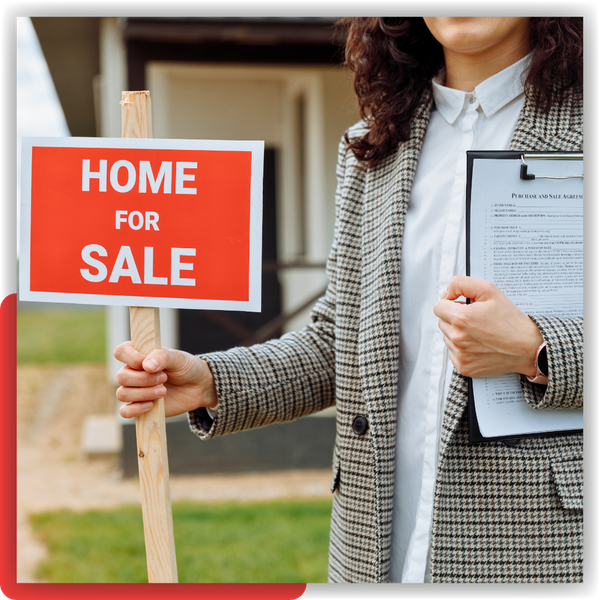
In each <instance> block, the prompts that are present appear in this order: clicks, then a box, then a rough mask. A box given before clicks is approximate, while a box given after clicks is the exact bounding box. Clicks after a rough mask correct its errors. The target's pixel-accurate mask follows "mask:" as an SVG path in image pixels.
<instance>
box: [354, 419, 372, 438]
mask: <svg viewBox="0 0 600 600" xmlns="http://www.w3.org/2000/svg"><path fill="white" fill-rule="evenodd" d="M368 428H369V422H368V421H367V418H366V417H363V416H362V415H358V416H356V417H354V421H352V431H354V433H355V434H356V435H363V434H364V433H365V432H366V431H367V429H368Z"/></svg>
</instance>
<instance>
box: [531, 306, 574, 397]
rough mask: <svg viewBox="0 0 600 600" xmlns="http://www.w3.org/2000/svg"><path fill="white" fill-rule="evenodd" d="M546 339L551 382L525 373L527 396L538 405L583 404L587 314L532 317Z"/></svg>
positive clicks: (549, 379)
mask: <svg viewBox="0 0 600 600" xmlns="http://www.w3.org/2000/svg"><path fill="white" fill-rule="evenodd" d="M531 319H533V321H534V322H535V323H536V325H537V326H538V328H539V330H540V332H541V334H542V337H543V338H544V340H545V342H546V351H547V355H548V384H547V385H539V384H535V383H530V382H529V381H528V380H527V378H526V377H525V376H521V385H522V387H523V392H524V394H525V400H526V401H527V402H528V403H529V404H530V405H531V406H532V407H533V408H536V409H555V408H582V407H583V318H573V319H566V318H558V317H541V316H534V317H531Z"/></svg>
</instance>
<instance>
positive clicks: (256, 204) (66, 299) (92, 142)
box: [19, 137, 265, 312]
mask: <svg viewBox="0 0 600 600" xmlns="http://www.w3.org/2000/svg"><path fill="white" fill-rule="evenodd" d="M264 146H265V145H264V141H258V140H186V139H181V140H179V139H178V140H175V139H160V138H89V137H68V138H60V137H28V138H23V142H22V158H21V180H22V181H21V217H20V218H21V222H20V228H21V229H20V233H21V235H20V253H19V300H23V301H30V302H58V303H68V304H92V305H111V306H148V307H157V308H189V309H199V310H237V311H245V312H260V310H261V274H262V221H263V219H262V216H263V215H262V210H263V205H262V194H263V166H264ZM35 147H55V148H111V149H114V148H127V149H141V148H145V149H152V150H212V151H238V152H240V151H243V152H251V186H250V248H249V250H250V256H249V280H248V300H247V301H246V300H235V301H234V300H214V299H201V298H198V299H196V298H165V297H154V296H121V295H116V296H114V295H107V294H76V293H66V292H65V293H62V292H36V291H32V290H31V289H30V288H31V286H30V276H29V274H30V266H31V263H30V258H31V257H30V240H31V175H32V174H31V162H32V161H31V157H32V151H33V148H35Z"/></svg>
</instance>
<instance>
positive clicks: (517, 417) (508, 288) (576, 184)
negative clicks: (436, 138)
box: [469, 158, 583, 438]
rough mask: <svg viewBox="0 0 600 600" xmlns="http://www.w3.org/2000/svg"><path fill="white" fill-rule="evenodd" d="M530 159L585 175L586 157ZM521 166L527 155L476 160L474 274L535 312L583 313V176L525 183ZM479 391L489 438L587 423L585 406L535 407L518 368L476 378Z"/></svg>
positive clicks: (534, 165)
mask: <svg viewBox="0 0 600 600" xmlns="http://www.w3.org/2000/svg"><path fill="white" fill-rule="evenodd" d="M527 162H528V166H529V170H530V172H533V173H535V175H536V176H540V175H551V176H565V177H566V176H574V175H580V176H581V175H582V174H583V161H582V160H542V159H535V160H530V161H527ZM520 166H521V160H520V158H519V159H516V160H512V159H504V160H499V159H479V158H475V159H474V161H473V175H472V188H471V203H470V204H471V206H470V211H471V212H470V227H469V229H470V231H469V236H470V275H471V276H472V277H474V278H476V279H484V280H487V281H492V282H494V283H495V284H496V285H497V286H498V288H500V290H502V291H503V292H504V293H505V294H506V295H507V296H508V297H509V298H510V299H511V300H512V301H513V302H514V303H515V304H516V305H517V306H518V307H519V308H520V309H521V310H522V311H523V312H524V313H526V314H528V315H545V316H560V317H582V316H583V180H582V179H580V178H569V179H564V180H556V179H537V178H536V179H535V180H533V181H523V180H521V179H520V175H519V173H520ZM532 358H533V357H532ZM473 396H474V399H475V410H476V413H477V420H478V423H479V429H480V432H481V434H482V436H483V437H485V438H489V437H497V436H512V435H515V436H518V435H519V434H523V435H524V434H530V433H547V432H553V431H570V430H577V429H582V428H583V411H582V410H571V409H564V410H562V409H559V410H535V409H533V408H531V407H530V406H529V405H528V404H527V403H526V402H525V399H524V397H523V392H522V390H521V384H520V381H519V375H517V374H508V375H504V376H501V377H492V378H484V379H473Z"/></svg>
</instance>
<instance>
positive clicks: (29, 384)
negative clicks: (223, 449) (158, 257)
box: [16, 365, 331, 583]
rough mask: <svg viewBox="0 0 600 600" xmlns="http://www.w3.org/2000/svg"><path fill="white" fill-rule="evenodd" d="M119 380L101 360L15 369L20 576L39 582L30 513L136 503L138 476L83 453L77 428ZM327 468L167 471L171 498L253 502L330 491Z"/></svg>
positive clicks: (39, 555)
mask: <svg viewBox="0 0 600 600" xmlns="http://www.w3.org/2000/svg"><path fill="white" fill-rule="evenodd" d="M115 390H116V386H114V385H113V384H111V383H110V382H108V381H107V378H106V369H105V367H104V366H103V365H80V366H61V367H51V366H20V367H19V368H18V369H17V515H16V518H17V581H19V582H21V583H27V582H34V581H37V580H36V579H35V578H34V573H35V567H36V565H37V563H38V561H39V560H42V559H43V558H44V556H45V554H46V550H45V548H44V547H43V545H42V544H40V543H39V542H38V541H37V540H36V539H35V537H34V536H33V534H32V532H31V529H30V527H29V523H28V515H29V514H31V513H34V512H41V511H45V510H56V509H61V508H67V509H71V510H87V509H92V508H111V507H114V506H118V505H121V504H139V503H140V490H139V482H138V481H137V479H135V478H128V479H125V478H123V477H122V474H121V470H120V465H119V460H118V457H114V458H104V459H94V460H90V459H88V458H86V456H85V455H84V453H83V452H82V450H81V433H82V427H83V423H84V420H85V418H86V417H87V416H88V415H99V414H107V415H114V414H116V410H117V404H118V402H117V400H116V398H115ZM330 479H331V473H330V471H329V469H325V470H310V471H309V470H298V471H284V472H277V473H244V474H240V475H235V474H231V475H198V476H181V475H179V476H174V475H173V476H171V478H170V487H171V498H172V500H173V501H178V500H193V501H198V502H217V501H223V500H238V501H255V500H267V499H276V498H302V497H330V493H329V483H330Z"/></svg>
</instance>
